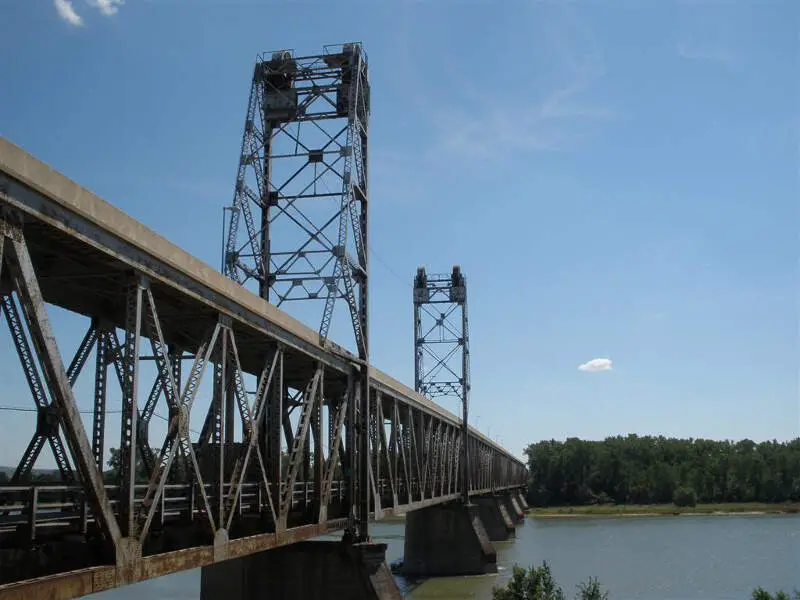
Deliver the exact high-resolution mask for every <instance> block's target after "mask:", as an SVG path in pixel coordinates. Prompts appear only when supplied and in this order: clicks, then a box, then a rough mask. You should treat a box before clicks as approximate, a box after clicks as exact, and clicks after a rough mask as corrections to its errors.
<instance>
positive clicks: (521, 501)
mask: <svg viewBox="0 0 800 600" xmlns="http://www.w3.org/2000/svg"><path fill="white" fill-rule="evenodd" d="M517 502H519V507H520V508H521V509H522V510H523V511H525V510H528V508H529V507H528V501H527V500H525V494H523V493H522V492H517Z"/></svg>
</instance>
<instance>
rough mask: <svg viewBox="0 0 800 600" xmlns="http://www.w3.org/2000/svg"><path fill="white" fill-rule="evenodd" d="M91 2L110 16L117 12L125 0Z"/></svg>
mask: <svg viewBox="0 0 800 600" xmlns="http://www.w3.org/2000/svg"><path fill="white" fill-rule="evenodd" d="M89 4H91V5H92V6H94V7H95V8H96V9H97V10H99V11H100V12H101V13H103V14H104V15H105V16H107V17H110V16H111V15H113V14H115V13H116V12H117V11H118V10H119V7H120V6H122V5H123V4H124V1H123V0H89Z"/></svg>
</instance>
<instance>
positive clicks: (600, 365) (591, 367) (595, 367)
mask: <svg viewBox="0 0 800 600" xmlns="http://www.w3.org/2000/svg"><path fill="white" fill-rule="evenodd" d="M578 370H579V371H586V372H587V373H598V372H600V371H610V370H611V359H610V358H593V359H592V360H590V361H588V362H585V363H583V364H582V365H578Z"/></svg>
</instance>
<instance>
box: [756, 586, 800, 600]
mask: <svg viewBox="0 0 800 600" xmlns="http://www.w3.org/2000/svg"><path fill="white" fill-rule="evenodd" d="M752 598H753V600H800V590H795V591H794V594H793V595H792V596H790V595H789V594H787V593H786V592H784V591H783V590H781V591H779V592H775V594H770V593H769V592H768V591H767V590H765V589H764V588H761V587H760V588H756V589H754V590H753V596H752Z"/></svg>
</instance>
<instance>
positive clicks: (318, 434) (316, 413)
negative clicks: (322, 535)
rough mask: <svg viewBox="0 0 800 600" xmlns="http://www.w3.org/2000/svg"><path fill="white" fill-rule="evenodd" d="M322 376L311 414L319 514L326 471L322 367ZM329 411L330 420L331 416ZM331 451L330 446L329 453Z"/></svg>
mask: <svg viewBox="0 0 800 600" xmlns="http://www.w3.org/2000/svg"><path fill="white" fill-rule="evenodd" d="M320 371H321V375H320V378H319V384H318V386H317V401H316V404H315V405H314V408H313V410H312V412H311V426H312V429H313V437H314V473H313V475H314V504H313V509H314V511H316V513H317V514H319V512H320V510H321V509H322V500H323V498H322V477H323V474H324V470H325V464H324V461H325V456H324V454H323V452H322V404H323V402H324V401H325V385H324V384H325V372H324V368H323V367H322V366H320ZM330 412H331V411H330V410H328V419H330V417H331V414H330ZM330 451H331V448H330V446H329V447H328V452H330Z"/></svg>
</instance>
